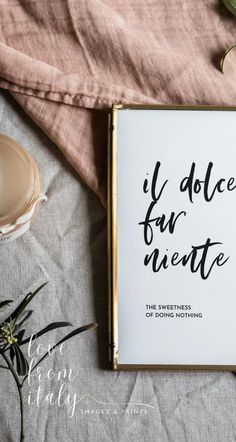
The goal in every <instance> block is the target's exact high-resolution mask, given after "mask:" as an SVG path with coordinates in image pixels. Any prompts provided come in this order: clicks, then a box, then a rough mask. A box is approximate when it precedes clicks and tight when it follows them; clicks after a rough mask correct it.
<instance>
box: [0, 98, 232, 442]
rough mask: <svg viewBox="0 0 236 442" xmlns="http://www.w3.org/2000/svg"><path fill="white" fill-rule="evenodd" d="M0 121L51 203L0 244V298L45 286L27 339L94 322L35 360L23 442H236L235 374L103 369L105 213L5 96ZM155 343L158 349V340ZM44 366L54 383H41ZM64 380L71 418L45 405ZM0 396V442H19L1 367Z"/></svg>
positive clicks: (49, 340) (12, 396)
mask: <svg viewBox="0 0 236 442" xmlns="http://www.w3.org/2000/svg"><path fill="white" fill-rule="evenodd" d="M0 124H1V127H0V131H1V132H3V133H5V134H8V135H9V136H11V137H13V138H15V139H16V140H18V141H19V142H20V143H21V144H22V145H23V146H25V147H26V148H27V149H28V151H29V152H31V154H32V155H33V157H34V158H35V160H36V161H37V163H38V164H39V167H40V171H41V175H42V181H43V190H44V191H45V193H46V194H47V196H48V202H47V203H42V204H41V205H40V206H39V207H38V209H37V214H36V216H35V217H34V220H33V223H32V227H31V229H30V231H29V232H27V233H26V234H25V235H24V236H23V237H21V238H19V239H18V240H16V241H14V242H11V243H8V244H4V245H1V248H0V284H1V296H0V298H1V299H9V298H11V299H14V300H15V301H19V300H20V298H21V297H22V296H23V295H24V294H25V293H26V292H27V291H29V290H33V289H35V288H36V287H37V286H39V285H40V284H41V283H43V282H44V281H46V280H49V281H50V283H49V284H48V286H46V287H45V288H44V291H43V292H42V293H41V294H40V295H38V297H37V298H35V300H34V301H33V303H32V307H33V308H34V310H35V312H34V315H33V317H31V320H30V321H29V323H28V326H27V332H28V333H32V332H34V331H37V330H39V329H41V328H43V327H44V326H45V325H47V324H48V323H50V322H52V321H57V320H69V321H71V322H72V323H73V324H74V326H79V325H83V324H86V323H89V322H92V321H96V322H98V324H99V328H98V329H96V330H91V331H88V332H86V333H84V334H81V335H79V336H77V337H75V338H73V339H72V340H71V341H68V343H67V344H66V347H65V354H63V355H60V354H59V353H56V354H54V355H53V356H50V357H49V358H48V359H46V360H45V361H44V362H42V364H41V365H40V370H41V376H42V377H44V378H43V379H41V382H40V380H39V378H38V376H37V377H35V378H33V385H32V386H31V387H29V386H28V384H26V388H25V401H26V406H25V412H26V422H25V427H26V442H43V441H45V442H64V441H65V442H110V441H114V442H145V441H148V442H154V441H158V442H167V441H168V442H184V441H187V442H233V441H235V440H236V419H235V414H236V377H235V376H234V375H233V374H232V373H227V372H225V373H223V372H197V371H196V372H163V371H160V372H154V371H146V372H113V371H111V370H109V369H108V365H107V358H108V355H107V354H108V351H107V348H108V347H107V282H106V280H107V262H106V213H105V211H104V209H103V208H102V207H101V205H100V203H99V201H98V199H97V198H96V197H95V196H94V195H93V194H92V193H91V192H90V191H89V190H88V189H87V188H86V187H85V185H84V184H82V183H81V181H80V180H79V178H78V176H77V175H76V174H75V173H74V172H73V170H72V168H71V167H70V166H69V165H68V164H67V163H66V161H65V160H64V158H63V157H62V155H61V154H60V153H59V152H58V149H57V148H56V147H55V146H54V145H53V144H52V143H51V142H50V141H49V140H48V139H47V138H46V136H45V135H44V134H43V133H42V132H41V131H40V130H39V129H38V128H36V126H35V125H34V124H33V123H32V122H31V121H30V120H29V119H28V117H26V116H25V114H24V113H23V112H22V111H21V110H20V109H19V108H18V106H17V105H16V104H15V102H13V100H12V99H11V98H10V97H9V96H8V95H7V94H1V95H0ZM32 318H33V319H32ZM69 330H70V329H61V330H58V331H52V332H51V333H50V334H48V335H45V336H44V339H41V340H40V342H43V343H44V344H45V345H46V344H47V345H48V344H53V343H54V342H55V341H56V340H58V339H59V338H60V337H61V336H63V335H64V334H65V333H66V332H67V331H69ZM157 339H159V340H160V345H162V343H161V336H159V337H157ZM183 345H184V343H183ZM50 368H52V369H53V371H54V374H55V376H54V379H53V380H49V379H47V377H46V375H47V373H48V370H49V369H50ZM64 368H67V369H71V370H72V372H73V378H72V379H71V380H68V379H64V380H63V379H62V378H61V379H58V377H56V373H58V372H59V371H60V370H62V369H64ZM63 381H64V382H65V384H66V388H67V390H66V393H67V395H68V394H70V397H71V398H75V399H76V401H77V404H76V406H75V409H74V412H73V408H72V407H71V408H68V406H67V405H66V404H64V405H62V403H60V404H55V405H50V404H49V403H48V402H47V401H46V400H45V398H46V395H47V394H49V393H51V394H54V396H53V398H54V399H55V400H56V399H57V398H58V395H59V390H60V387H61V385H62V383H63ZM38 386H40V392H41V402H39V403H38V404H37V403H36V402H34V403H33V404H32V405H27V400H28V395H29V392H30V391H32V393H31V394H32V398H33V399H35V397H36V391H37V389H38ZM0 391H1V401H0V442H11V441H18V438H19V426H20V424H19V409H18V396H17V391H16V388H15V385H14V383H13V381H12V378H11V375H10V374H9V372H7V371H6V370H1V371H0ZM65 397H66V395H64V398H65ZM43 401H44V402H43ZM38 405H40V406H38ZM59 405H61V406H59ZM69 412H71V413H72V414H73V416H70V415H69V416H68V413H69Z"/></svg>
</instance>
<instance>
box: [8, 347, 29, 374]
mask: <svg viewBox="0 0 236 442" xmlns="http://www.w3.org/2000/svg"><path fill="white" fill-rule="evenodd" d="M12 347H13V349H14V350H13V351H14V352H15V357H16V370H17V373H18V375H19V376H26V374H27V373H28V370H29V364H28V361H27V359H26V358H25V356H24V354H23V353H22V351H21V349H20V347H19V346H18V345H17V344H14V345H13V346H12Z"/></svg>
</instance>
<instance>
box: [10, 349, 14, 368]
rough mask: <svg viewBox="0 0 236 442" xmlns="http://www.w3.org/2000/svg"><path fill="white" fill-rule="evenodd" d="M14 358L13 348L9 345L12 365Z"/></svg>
mask: <svg viewBox="0 0 236 442" xmlns="http://www.w3.org/2000/svg"><path fill="white" fill-rule="evenodd" d="M14 357H15V350H14V347H13V346H12V345H11V346H10V358H11V363H12V364H14Z"/></svg>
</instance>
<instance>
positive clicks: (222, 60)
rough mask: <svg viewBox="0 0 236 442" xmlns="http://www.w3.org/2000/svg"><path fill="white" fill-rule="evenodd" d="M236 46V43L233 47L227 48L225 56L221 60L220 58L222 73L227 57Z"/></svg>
mask: <svg viewBox="0 0 236 442" xmlns="http://www.w3.org/2000/svg"><path fill="white" fill-rule="evenodd" d="M235 48H236V45H234V46H232V47H231V48H229V49H227V51H225V53H224V55H223V57H222V58H221V60H220V69H221V72H222V74H224V64H225V59H226V57H227V55H228V54H229V53H230V52H231V51H232V50H233V49H235Z"/></svg>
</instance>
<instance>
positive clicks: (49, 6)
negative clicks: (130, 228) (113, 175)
mask: <svg viewBox="0 0 236 442" xmlns="http://www.w3.org/2000/svg"><path fill="white" fill-rule="evenodd" d="M0 25H1V26H0V87H1V88H4V89H8V90H9V91H10V92H11V93H12V95H13V96H14V98H15V99H16V100H17V102H18V103H19V104H20V105H21V106H22V108H23V109H24V110H25V112H26V113H27V114H28V115H30V117H31V118H32V119H33V120H34V121H35V122H36V123H37V124H38V125H39V126H40V127H41V128H42V129H43V130H44V131H45V133H46V134H47V135H48V136H49V137H50V138H51V139H52V140H53V141H54V142H55V143H56V144H57V145H58V147H59V148H60V149H61V150H62V152H63V153H64V154H65V156H66V158H67V159H68V161H69V162H70V163H71V164H72V165H73V167H74V168H75V169H76V171H77V172H78V173H79V174H80V176H81V178H82V179H83V180H84V181H85V182H86V183H87V184H88V186H89V187H90V188H91V189H92V190H93V191H94V192H95V193H96V194H97V195H99V196H100V198H101V199H102V201H103V202H104V201H105V182H106V149H107V146H106V134H107V111H108V109H109V108H110V107H111V105H112V103H131V102H133V103H170V104H171V103H192V104H194V103H195V104H220V105H226V104H228V105H236V63H235V69H234V67H233V66H231V65H230V64H229V62H228V60H227V61H226V74H225V75H222V73H221V72H220V71H219V69H218V63H219V57H220V55H222V53H223V52H224V50H225V49H227V48H228V47H229V46H230V45H233V44H234V43H235V42H236V18H235V17H234V16H233V15H231V14H230V13H229V12H228V11H227V10H226V8H225V7H224V5H223V4H222V2H221V1H217V0H208V1H206V0H198V1H193V0H38V1H37V0H0Z"/></svg>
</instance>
